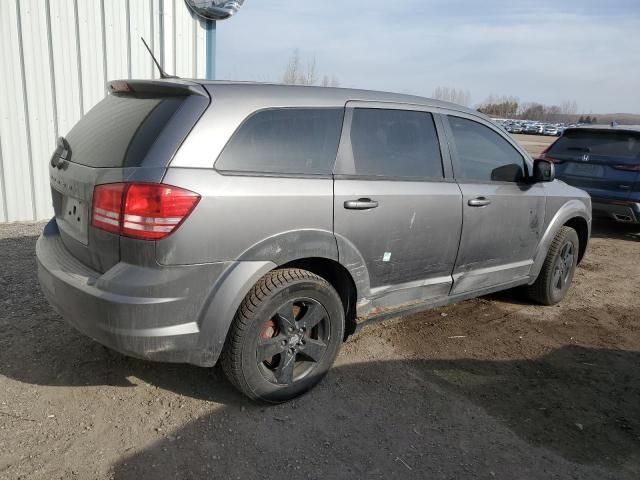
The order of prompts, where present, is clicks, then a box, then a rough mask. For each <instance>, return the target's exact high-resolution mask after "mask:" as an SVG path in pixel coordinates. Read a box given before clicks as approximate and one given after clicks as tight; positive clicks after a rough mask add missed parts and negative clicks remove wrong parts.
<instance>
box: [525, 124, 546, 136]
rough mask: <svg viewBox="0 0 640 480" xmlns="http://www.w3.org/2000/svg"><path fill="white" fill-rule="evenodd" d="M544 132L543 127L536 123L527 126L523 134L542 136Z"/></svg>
mask: <svg viewBox="0 0 640 480" xmlns="http://www.w3.org/2000/svg"><path fill="white" fill-rule="evenodd" d="M543 131H544V127H543V126H542V125H540V124H537V123H530V124H528V125H527V126H526V127H525V129H524V132H523V133H526V134H529V135H542V133H543Z"/></svg>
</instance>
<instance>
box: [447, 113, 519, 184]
mask: <svg viewBox="0 0 640 480" xmlns="http://www.w3.org/2000/svg"><path fill="white" fill-rule="evenodd" d="M448 119H449V125H450V126H451V132H452V134H453V143H454V145H455V150H456V153H457V156H456V165H455V167H456V168H455V176H456V178H457V179H460V180H476V181H480V182H491V181H501V182H517V181H520V180H522V179H523V178H524V165H525V163H524V158H523V157H522V155H521V154H520V152H518V151H517V150H516V149H515V148H514V147H513V145H511V144H510V143H509V142H508V141H507V140H505V139H504V138H503V137H502V136H501V135H499V134H498V133H496V132H495V131H493V130H492V129H491V128H489V127H487V126H485V125H482V124H481V123H479V122H475V121H473V120H468V119H466V118H462V117H456V116H453V115H449V116H448Z"/></svg>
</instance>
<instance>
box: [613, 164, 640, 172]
mask: <svg viewBox="0 0 640 480" xmlns="http://www.w3.org/2000/svg"><path fill="white" fill-rule="evenodd" d="M613 168H615V169H616V170H626V171H627V172H640V163H638V164H636V165H613Z"/></svg>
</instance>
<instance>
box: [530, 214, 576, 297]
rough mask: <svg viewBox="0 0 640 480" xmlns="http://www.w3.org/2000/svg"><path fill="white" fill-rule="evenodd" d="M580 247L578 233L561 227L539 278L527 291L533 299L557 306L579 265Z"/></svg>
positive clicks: (569, 228)
mask: <svg viewBox="0 0 640 480" xmlns="http://www.w3.org/2000/svg"><path fill="white" fill-rule="evenodd" d="M579 246H580V241H579V239H578V234H577V232H576V231H575V230H574V229H573V228H571V227H567V226H563V227H561V228H560V230H559V231H558V233H557V234H556V236H555V238H554V239H553V242H551V247H550V248H549V251H548V252H547V257H546V258H545V260H544V264H543V265H542V270H540V274H539V275H538V278H537V279H536V281H535V283H534V284H533V285H531V286H529V287H528V289H527V294H528V295H529V297H530V298H531V299H533V300H535V301H536V302H539V303H541V304H543V305H555V304H556V303H558V302H560V301H561V300H562V299H563V298H564V297H565V295H566V294H567V291H568V290H569V286H570V285H571V281H572V280H573V275H574V273H575V271H576V266H577V265H578V251H579Z"/></svg>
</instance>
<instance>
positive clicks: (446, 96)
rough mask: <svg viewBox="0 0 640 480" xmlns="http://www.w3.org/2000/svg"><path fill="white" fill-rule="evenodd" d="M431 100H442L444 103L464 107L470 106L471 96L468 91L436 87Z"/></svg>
mask: <svg viewBox="0 0 640 480" xmlns="http://www.w3.org/2000/svg"><path fill="white" fill-rule="evenodd" d="M433 98H435V99H436V100H444V101H445V102H452V103H457V104H458V105H463V106H465V107H468V106H469V105H470V104H471V94H470V93H469V90H462V89H461V88H459V89H455V88H449V87H436V89H435V90H434V91H433Z"/></svg>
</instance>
